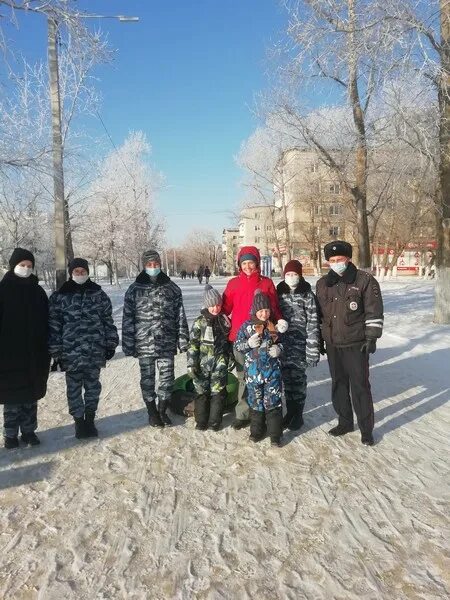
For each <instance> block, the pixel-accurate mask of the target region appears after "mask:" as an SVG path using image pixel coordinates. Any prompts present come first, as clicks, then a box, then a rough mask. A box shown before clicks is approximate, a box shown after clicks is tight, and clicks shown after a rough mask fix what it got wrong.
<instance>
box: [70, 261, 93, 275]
mask: <svg viewBox="0 0 450 600" xmlns="http://www.w3.org/2000/svg"><path fill="white" fill-rule="evenodd" d="M78 268H82V269H85V270H86V271H87V272H88V273H89V264H88V261H87V260H85V259H84V258H74V259H73V260H71V261H70V262H69V275H72V271H73V270H74V269H78Z"/></svg>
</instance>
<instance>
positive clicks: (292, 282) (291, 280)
mask: <svg viewBox="0 0 450 600" xmlns="http://www.w3.org/2000/svg"><path fill="white" fill-rule="evenodd" d="M284 280H285V282H286V283H287V284H288V286H289V287H290V288H292V289H294V288H296V287H297V286H298V284H299V281H300V275H285V277H284Z"/></svg>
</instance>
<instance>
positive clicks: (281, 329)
mask: <svg viewBox="0 0 450 600" xmlns="http://www.w3.org/2000/svg"><path fill="white" fill-rule="evenodd" d="M275 329H276V330H277V331H278V333H286V331H287V330H288V329H289V323H288V322H287V321H285V320H284V319H280V320H279V321H278V323H277V324H276V325H275Z"/></svg>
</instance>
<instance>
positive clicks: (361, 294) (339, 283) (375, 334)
mask: <svg viewBox="0 0 450 600" xmlns="http://www.w3.org/2000/svg"><path fill="white" fill-rule="evenodd" d="M316 290H317V300H318V302H319V305H320V309H321V313H322V319H321V320H322V322H321V330H322V337H323V339H324V340H325V342H326V343H327V345H330V346H338V347H346V346H353V345H356V344H359V343H361V342H364V341H365V340H366V339H376V338H379V337H381V334H382V332H383V321H384V316H383V299H382V297H381V291H380V286H379V283H378V281H377V280H376V279H375V277H373V275H371V274H370V273H366V271H361V270H360V269H357V268H356V267H355V265H354V264H353V263H349V264H348V267H347V269H346V270H345V271H344V274H343V275H342V277H341V276H339V275H337V274H336V273H335V272H334V271H332V270H330V271H329V272H328V273H327V275H324V276H323V277H321V278H320V279H319V281H318V282H317V285H316Z"/></svg>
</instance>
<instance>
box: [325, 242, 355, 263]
mask: <svg viewBox="0 0 450 600" xmlns="http://www.w3.org/2000/svg"><path fill="white" fill-rule="evenodd" d="M323 251H324V254H325V260H328V259H329V258H331V257H332V256H348V258H351V257H352V245H351V244H349V243H348V242H344V241H342V240H336V241H335V242H329V243H328V244H325V247H324V249H323Z"/></svg>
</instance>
